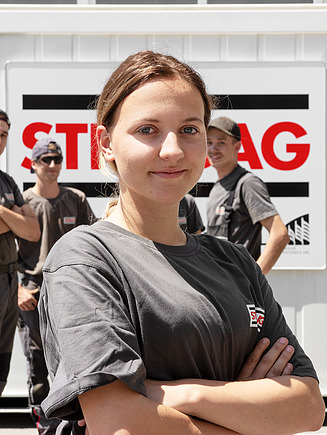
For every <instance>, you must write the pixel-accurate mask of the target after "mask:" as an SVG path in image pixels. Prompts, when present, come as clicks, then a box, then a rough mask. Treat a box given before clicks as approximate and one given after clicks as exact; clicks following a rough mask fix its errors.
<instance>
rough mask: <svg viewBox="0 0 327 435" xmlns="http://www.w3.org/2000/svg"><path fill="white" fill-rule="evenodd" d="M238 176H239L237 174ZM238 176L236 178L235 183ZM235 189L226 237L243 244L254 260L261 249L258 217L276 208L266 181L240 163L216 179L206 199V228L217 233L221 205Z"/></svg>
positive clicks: (259, 218)
mask: <svg viewBox="0 0 327 435" xmlns="http://www.w3.org/2000/svg"><path fill="white" fill-rule="evenodd" d="M243 174H244V175H243ZM242 175H243V176H242ZM240 176H242V177H241V178H239V177H240ZM237 179H239V182H238V183H237V184H236V182H237ZM235 185H236V188H235ZM234 189H235V196H234V200H233V205H232V209H233V212H232V213H231V215H230V223H229V225H228V240H230V241H231V242H233V243H239V244H241V245H243V246H245V247H246V249H247V250H248V251H249V252H250V254H251V255H252V256H253V258H254V259H255V260H257V259H258V257H259V256H260V250H261V230H262V225H261V223H260V221H262V220H264V219H267V218H268V217H271V216H275V215H276V214H278V212H277V210H276V207H275V206H274V204H273V203H272V202H271V199H270V196H269V193H268V189H267V187H266V185H265V183H264V182H263V181H262V180H261V179H260V178H258V177H256V176H255V175H254V174H252V173H251V172H247V171H246V170H245V169H244V168H242V167H241V166H239V165H237V166H236V168H235V169H234V170H233V171H232V172H231V173H230V174H228V175H227V176H226V177H224V178H222V179H221V180H219V181H217V183H215V184H214V186H213V188H212V190H211V192H210V195H209V199H208V203H207V218H208V223H207V232H208V234H211V235H212V236H217V235H218V231H219V222H220V218H221V216H220V215H221V213H223V212H224V205H225V204H226V203H227V201H228V198H229V195H230V193H231V191H233V190H234Z"/></svg>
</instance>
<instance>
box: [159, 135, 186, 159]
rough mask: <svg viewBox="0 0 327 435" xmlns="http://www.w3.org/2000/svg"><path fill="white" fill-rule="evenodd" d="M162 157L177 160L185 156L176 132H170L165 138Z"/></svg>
mask: <svg viewBox="0 0 327 435" xmlns="http://www.w3.org/2000/svg"><path fill="white" fill-rule="evenodd" d="M159 155H160V158H162V159H164V160H172V161H177V160H179V159H180V158H182V157H183V156H184V151H183V149H182V148H181V145H180V143H179V140H178V137H177V136H176V134H174V133H172V132H170V133H168V134H167V136H166V137H165V138H164V140H163V142H162V144H161V149H160V153H159Z"/></svg>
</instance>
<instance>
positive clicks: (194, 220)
mask: <svg viewBox="0 0 327 435" xmlns="http://www.w3.org/2000/svg"><path fill="white" fill-rule="evenodd" d="M178 223H179V226H180V227H181V228H182V229H183V230H184V231H186V232H187V233H189V234H195V233H197V232H198V231H204V230H205V227H204V225H203V222H202V218H201V215H200V212H199V209H198V207H197V205H196V203H195V200H194V198H193V196H192V195H190V194H187V195H185V196H184V198H183V199H182V200H181V202H180V203H179V210H178Z"/></svg>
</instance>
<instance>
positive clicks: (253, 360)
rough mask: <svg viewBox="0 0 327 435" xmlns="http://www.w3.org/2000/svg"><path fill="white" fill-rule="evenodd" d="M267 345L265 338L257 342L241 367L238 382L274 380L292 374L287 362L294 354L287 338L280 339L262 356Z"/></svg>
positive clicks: (267, 340)
mask: <svg viewBox="0 0 327 435" xmlns="http://www.w3.org/2000/svg"><path fill="white" fill-rule="evenodd" d="M269 344H270V340H269V338H266V337H265V338H263V339H262V340H260V341H259V343H258V344H257V345H256V347H255V348H254V349H253V351H252V352H251V353H250V355H249V357H248V358H247V360H246V362H245V364H244V365H243V368H242V370H241V372H240V374H239V376H238V378H237V380H238V381H251V380H255V379H263V378H275V377H276V376H283V375H290V374H291V373H292V371H293V365H292V364H291V363H289V360H290V359H291V358H292V356H293V354H294V347H293V346H290V345H288V340H287V338H285V337H280V338H279V339H278V340H277V341H276V342H275V343H274V345H273V346H272V348H271V349H269V351H268V352H267V353H266V354H265V355H263V354H264V352H265V351H266V350H267V349H268V346H269Z"/></svg>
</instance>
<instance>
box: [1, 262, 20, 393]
mask: <svg viewBox="0 0 327 435" xmlns="http://www.w3.org/2000/svg"><path fill="white" fill-rule="evenodd" d="M17 285H18V283H17V272H16V271H12V272H11V273H7V272H6V273H0V396H1V394H2V392H3V390H4V388H5V386H6V383H7V378H8V374H9V367H10V360H11V353H12V348H13V343H14V337H15V331H16V325H17V317H18V305H17Z"/></svg>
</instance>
